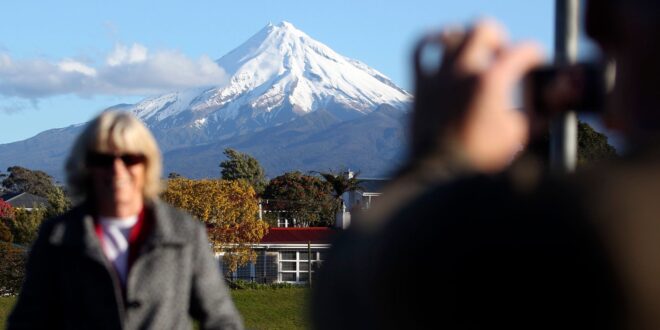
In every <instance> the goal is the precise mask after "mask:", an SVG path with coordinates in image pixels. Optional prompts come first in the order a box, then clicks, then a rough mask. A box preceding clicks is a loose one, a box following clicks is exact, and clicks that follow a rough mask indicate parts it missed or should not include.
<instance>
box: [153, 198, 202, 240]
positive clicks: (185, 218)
mask: <svg viewBox="0 0 660 330" xmlns="http://www.w3.org/2000/svg"><path fill="white" fill-rule="evenodd" d="M149 207H150V208H151V210H152V212H153V214H154V216H155V218H156V222H157V224H159V225H160V226H161V229H163V230H164V231H165V232H167V234H172V235H176V236H177V237H184V238H194V237H195V236H197V235H198V234H199V232H200V231H201V230H202V229H204V228H205V227H204V224H203V223H202V222H201V221H199V220H197V219H196V218H195V217H193V216H192V215H191V214H190V213H188V212H187V211H185V210H182V209H179V208H176V207H174V206H172V205H169V204H167V203H166V202H164V201H162V200H154V201H151V202H150V203H149Z"/></svg>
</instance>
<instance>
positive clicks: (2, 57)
mask: <svg viewBox="0 0 660 330" xmlns="http://www.w3.org/2000/svg"><path fill="white" fill-rule="evenodd" d="M226 83H227V74H226V73H225V71H224V70H223V69H222V68H221V67H219V66H218V65H217V64H216V63H215V62H214V61H213V60H211V59H210V58H209V57H208V56H202V57H200V58H198V59H191V58H189V57H187V56H185V55H184V54H182V53H180V52H177V51H169V50H166V51H153V52H150V51H149V50H148V49H147V48H146V47H144V46H143V45H140V44H133V45H131V46H130V47H129V46H126V45H121V44H118V45H116V46H115V47H114V49H113V50H112V51H111V52H110V53H109V54H107V56H106V57H105V62H104V63H103V64H102V65H98V66H94V65H93V64H92V63H86V62H85V61H80V60H74V59H63V60H60V61H57V62H52V61H48V60H45V59H27V60H25V59H14V58H12V57H11V56H10V55H9V54H8V53H0V95H3V96H12V97H20V98H24V99H31V100H33V99H39V98H44V97H49V96H54V95H63V94H77V95H80V96H92V95H98V94H103V95H146V94H156V93H162V92H167V91H172V90H180V89H186V88H195V87H206V86H221V85H224V84H226Z"/></svg>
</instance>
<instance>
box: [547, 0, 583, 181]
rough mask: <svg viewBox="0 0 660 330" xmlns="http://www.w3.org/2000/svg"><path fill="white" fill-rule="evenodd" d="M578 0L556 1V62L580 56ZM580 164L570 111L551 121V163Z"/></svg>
mask: <svg viewBox="0 0 660 330" xmlns="http://www.w3.org/2000/svg"><path fill="white" fill-rule="evenodd" d="M579 7H580V1H579V0H556V2H555V64H557V65H566V64H571V63H575V61H576V60H577V47H578V23H579ZM576 164H577V115H576V113H575V111H569V112H567V113H564V114H562V115H559V116H557V118H555V119H554V120H553V121H552V123H551V124H550V166H551V168H552V169H553V170H555V171H561V172H572V171H574V170H575V165H576Z"/></svg>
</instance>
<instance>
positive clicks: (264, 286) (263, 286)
mask: <svg viewBox="0 0 660 330" xmlns="http://www.w3.org/2000/svg"><path fill="white" fill-rule="evenodd" d="M231 287H232V288H234V289H238V290H243V289H251V290H273V289H291V288H306V287H307V285H306V284H292V283H257V282H250V281H245V280H235V281H231Z"/></svg>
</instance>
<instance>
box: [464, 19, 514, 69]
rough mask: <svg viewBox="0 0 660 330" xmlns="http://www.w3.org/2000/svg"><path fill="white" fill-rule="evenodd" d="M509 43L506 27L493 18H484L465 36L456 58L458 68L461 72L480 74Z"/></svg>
mask: <svg viewBox="0 0 660 330" xmlns="http://www.w3.org/2000/svg"><path fill="white" fill-rule="evenodd" d="M506 44H507V36H506V32H505V30H504V28H503V27H502V26H501V25H500V24H499V23H497V22H495V21H493V20H482V21H479V22H478V23H477V24H475V26H474V28H473V29H472V30H471V31H470V33H469V34H468V35H467V37H466V38H465V41H464V44H463V45H462V47H461V49H460V50H459V54H458V57H457V59H456V70H457V71H458V72H459V73H461V74H480V73H482V72H484V71H485V70H487V69H488V68H489V67H490V65H491V64H492V62H493V60H494V59H496V58H497V57H499V54H500V53H501V52H502V50H503V49H504V47H505V46H506Z"/></svg>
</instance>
